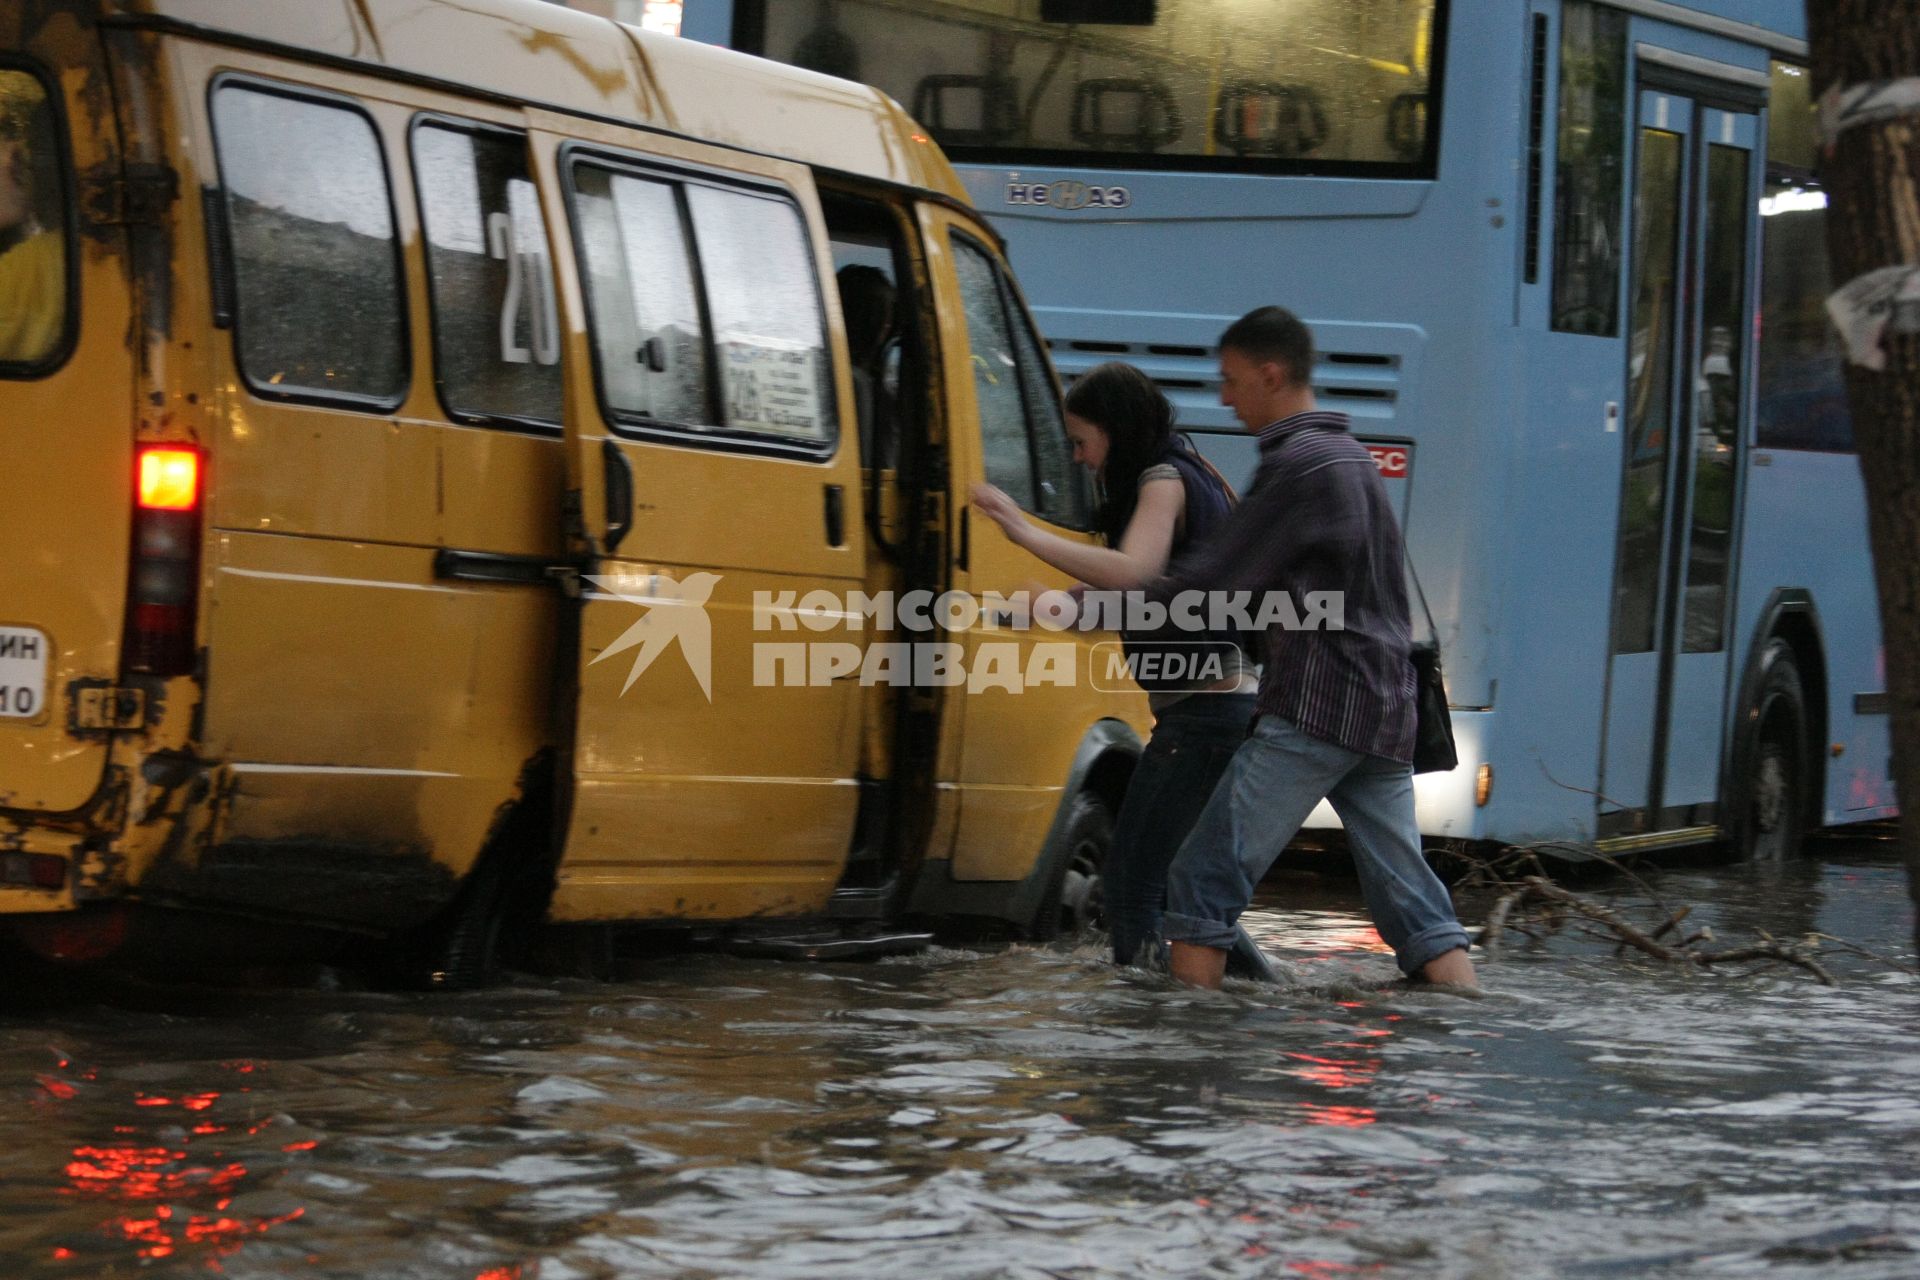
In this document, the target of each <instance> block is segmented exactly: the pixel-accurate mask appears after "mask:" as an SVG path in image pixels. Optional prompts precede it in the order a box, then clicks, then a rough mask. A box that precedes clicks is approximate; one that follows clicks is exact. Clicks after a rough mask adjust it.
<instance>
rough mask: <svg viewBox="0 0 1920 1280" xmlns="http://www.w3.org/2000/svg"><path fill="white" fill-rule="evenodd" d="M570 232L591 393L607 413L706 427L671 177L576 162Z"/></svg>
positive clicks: (703, 359) (688, 264) (694, 303)
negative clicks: (595, 359)
mask: <svg viewBox="0 0 1920 1280" xmlns="http://www.w3.org/2000/svg"><path fill="white" fill-rule="evenodd" d="M573 181H574V219H575V221H576V222H577V224H578V225H577V227H576V228H575V234H576V237H577V239H578V240H579V243H580V253H581V258H582V262H583V265H584V266H585V275H586V277H587V291H588V298H589V306H590V307H591V308H592V311H593V331H594V345H595V349H596V351H597V352H598V354H599V366H600V385H601V394H602V395H603V396H605V397H606V401H607V407H608V408H609V409H610V410H612V412H613V413H614V415H615V416H616V417H621V418H626V419H640V420H646V421H652V422H663V423H670V424H674V425H678V426H700V425H711V424H712V423H713V421H714V419H713V415H712V414H711V413H709V411H708V408H707V406H708V404H709V403H710V398H709V394H708V387H707V356H706V346H705V337H704V328H703V326H702V324H701V321H700V299H699V295H698V294H697V293H696V292H695V287H694V279H693V254H692V248H691V246H690V245H689V244H688V242H687V232H686V221H685V219H684V218H682V216H681V213H680V200H679V196H678V194H677V192H676V190H675V188H674V186H673V184H671V183H667V182H659V181H655V180H653V179H650V178H640V177H635V176H634V175H632V174H626V173H615V172H613V171H611V170H608V169H603V168H601V167H599V166H598V165H590V164H580V165H577V166H575V168H574V171H573Z"/></svg>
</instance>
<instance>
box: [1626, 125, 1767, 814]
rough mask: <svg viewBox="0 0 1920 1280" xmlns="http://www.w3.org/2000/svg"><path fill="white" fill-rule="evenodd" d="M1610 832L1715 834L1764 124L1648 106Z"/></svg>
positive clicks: (1636, 219)
mask: <svg viewBox="0 0 1920 1280" xmlns="http://www.w3.org/2000/svg"><path fill="white" fill-rule="evenodd" d="M1639 105H1640V119H1639V124H1638V130H1639V132H1638V139H1637V143H1638V145H1637V148H1636V150H1637V162H1636V172H1635V175H1634V199H1633V243H1632V260H1633V281H1632V312H1631V316H1632V323H1631V328H1630V330H1629V336H1628V344H1627V377H1626V400H1627V403H1626V412H1625V420H1626V430H1625V434H1624V437H1623V441H1622V443H1623V446H1624V450H1625V456H1624V459H1623V466H1624V474H1623V483H1622V488H1621V503H1620V518H1619V528H1618V535H1617V540H1616V544H1615V553H1614V554H1615V568H1614V589H1613V624H1612V638H1611V651H1612V657H1611V660H1610V661H1611V668H1610V672H1609V681H1608V708H1607V723H1606V750H1605V774H1604V777H1603V779H1602V782H1601V786H1600V791H1601V794H1602V799H1601V802H1600V807H1601V823H1600V828H1601V834H1602V835H1603V836H1618V835H1629V834H1637V833H1642V832H1662V831H1680V830H1689V829H1695V828H1704V827H1711V826H1714V825H1716V824H1717V823H1718V821H1719V815H1718V814H1717V812H1716V809H1715V803H1716V798H1717V796H1718V794H1719V788H1720V764H1721V755H1722V738H1723V734H1724V732H1725V723H1726V707H1727V698H1728V696H1729V695H1728V683H1729V678H1730V677H1729V669H1728V657H1729V647H1728V643H1727V632H1728V626H1729V618H1730V606H1731V604H1732V584H1733V582H1734V581H1735V564H1734V558H1735V554H1736V548H1737V546H1738V540H1737V538H1736V537H1735V528H1736V524H1737V515H1738V512H1739V509H1740V501H1739V500H1740V485H1739V476H1740V475H1741V470H1742V464H1743V461H1744V457H1743V455H1744V449H1745V444H1744V441H1745V423H1746V420H1747V414H1748V412H1749V408H1748V395H1747V389H1746V388H1747V383H1748V378H1747V377H1746V370H1747V365H1748V361H1749V360H1750V359H1751V355H1750V343H1751V336H1750V335H1751V334H1752V332H1753V326H1752V307H1753V299H1752V297H1751V296H1750V295H1751V288H1750V284H1751V277H1752V269H1751V263H1752V243H1753V228H1752V225H1751V223H1752V220H1753V209H1754V203H1753V190H1754V188H1753V175H1754V164H1755V144H1756V139H1757V138H1758V136H1759V121H1758V117H1757V115H1756V113H1755V111H1754V110H1753V109H1751V108H1749V107H1743V106H1741V105H1740V104H1739V102H1738V100H1737V99H1735V100H1730V101H1720V100H1718V99H1715V98H1707V99H1703V98H1701V97H1698V96H1693V95H1690V94H1683V93H1678V92H1668V91H1665V90H1663V89H1659V88H1647V89H1644V90H1643V91H1642V92H1641V94H1640V103H1639Z"/></svg>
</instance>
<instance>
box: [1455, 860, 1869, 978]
mask: <svg viewBox="0 0 1920 1280" xmlns="http://www.w3.org/2000/svg"><path fill="white" fill-rule="evenodd" d="M1529 907H1532V908H1535V910H1534V911H1533V912H1532V913H1531V914H1530V915H1529V916H1528V918H1530V919H1535V920H1540V921H1543V922H1546V923H1548V924H1549V925H1550V926H1552V925H1557V923H1558V919H1557V918H1556V917H1558V916H1559V913H1560V912H1561V911H1563V910H1564V911H1565V912H1567V913H1569V914H1571V915H1575V916H1578V917H1580V918H1581V919H1584V920H1589V921H1592V922H1593V923H1595V924H1597V925H1600V926H1602V928H1603V929H1605V930H1606V931H1607V934H1608V935H1610V936H1612V937H1613V938H1615V939H1617V940H1618V942H1619V944H1620V946H1622V947H1632V948H1634V949H1635V950H1637V951H1640V952H1643V953H1645V954H1646V955H1649V956H1652V957H1653V958H1654V959H1656V960H1662V961H1665V962H1667V963H1668V964H1691V965H1696V966H1698V967H1700V968H1703V969H1704V968H1711V967H1712V966H1714V965H1721V964H1745V963H1749V962H1751V961H1756V960H1772V961H1777V962H1778V963H1781V964H1787V965H1792V966H1793V967H1795V968H1797V969H1803V970H1805V971H1806V972H1808V973H1810V974H1812V975H1813V976H1814V977H1815V978H1817V979H1818V980H1819V981H1820V982H1821V984H1822V985H1824V986H1829V987H1831V986H1835V985H1838V984H1836V983H1835V981H1834V978H1833V975H1832V974H1831V973H1829V972H1827V970H1826V969H1825V968H1824V967H1823V966H1822V965H1821V964H1820V962H1819V961H1817V960H1815V959H1814V958H1813V956H1812V954H1811V952H1812V950H1813V949H1814V947H1815V946H1817V945H1818V944H1817V942H1814V943H1812V945H1804V946H1803V945H1800V944H1797V943H1787V942H1780V941H1778V940H1776V939H1774V938H1772V937H1770V936H1768V935H1767V934H1765V933H1762V934H1761V935H1760V938H1761V940H1760V941H1759V942H1757V943H1754V944H1752V945H1750V946H1744V947H1730V948H1726V949H1723V950H1719V951H1710V950H1707V949H1705V948H1703V947H1701V946H1700V945H1699V944H1700V943H1703V942H1711V941H1712V940H1713V934H1712V932H1711V931H1710V930H1706V929H1702V930H1700V931H1698V932H1696V933H1693V934H1690V935H1689V936H1687V937H1686V938H1683V939H1681V940H1680V941H1679V942H1677V943H1666V942H1662V941H1661V939H1662V938H1663V937H1665V936H1666V935H1667V934H1669V933H1672V932H1673V931H1674V930H1675V929H1677V928H1678V927H1679V926H1680V923H1681V922H1682V921H1683V920H1685V919H1686V918H1687V916H1688V915H1689V914H1691V912H1692V910H1693V908H1691V907H1682V908H1680V909H1679V910H1677V911H1673V912H1671V913H1669V914H1668V916H1667V919H1666V920H1665V922H1664V923H1662V924H1660V925H1658V926H1657V927H1655V928H1654V929H1653V930H1651V931H1648V930H1645V929H1642V928H1640V927H1639V926H1638V925H1635V924H1634V923H1633V922H1631V921H1629V920H1628V919H1626V918H1625V917H1624V916H1622V915H1621V914H1620V913H1619V912H1617V911H1615V910H1613V909H1612V908H1611V907H1606V906H1602V905H1601V904H1600V903H1598V902H1594V901H1592V900H1590V899H1587V898H1583V897H1581V896H1580V895H1579V894H1577V893H1574V892H1572V891H1570V890H1567V889H1562V888H1561V887H1560V886H1559V885H1557V884H1555V883H1553V882H1552V881H1551V880H1548V879H1547V878H1546V877H1545V876H1527V877H1526V878H1524V879H1523V880H1522V881H1521V882H1520V885H1519V887H1518V888H1515V889H1512V890H1510V891H1509V892H1507V893H1505V894H1503V895H1501V897H1500V900H1499V901H1497V902H1495V903H1494V905H1493V910H1491V911H1490V912H1488V913H1487V923H1486V926H1485V927H1484V928H1482V929H1481V931H1480V938H1479V943H1480V947H1481V949H1482V950H1484V951H1485V952H1486V953H1487V954H1488V955H1489V956H1492V955H1496V954H1498V952H1499V948H1500V938H1501V935H1502V934H1503V933H1504V932H1505V931H1506V930H1507V929H1509V928H1518V927H1519V925H1518V918H1517V917H1516V916H1515V914H1514V913H1515V912H1516V911H1521V910H1523V909H1524V908H1529ZM1820 936H1822V935H1817V934H1816V935H1814V937H1815V938H1816V939H1817V938H1819V937H1820ZM1902 967H1904V966H1902Z"/></svg>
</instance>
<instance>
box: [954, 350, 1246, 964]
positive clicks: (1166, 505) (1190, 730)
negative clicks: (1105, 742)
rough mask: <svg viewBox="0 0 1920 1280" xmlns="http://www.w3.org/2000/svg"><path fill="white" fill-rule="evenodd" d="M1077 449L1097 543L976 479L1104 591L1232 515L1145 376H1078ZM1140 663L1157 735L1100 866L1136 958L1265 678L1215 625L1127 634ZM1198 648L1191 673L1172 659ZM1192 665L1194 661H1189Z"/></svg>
mask: <svg viewBox="0 0 1920 1280" xmlns="http://www.w3.org/2000/svg"><path fill="white" fill-rule="evenodd" d="M1066 428H1067V436H1068V438H1069V439H1070V440H1071V441H1072V444H1073V458H1074V461H1076V462H1078V463H1079V464H1080V465H1081V466H1083V467H1085V468H1087V470H1089V471H1091V472H1092V473H1093V477H1094V482H1095V484H1096V486H1097V487H1098V488H1099V490H1100V492H1101V493H1102V495H1103V500H1102V502H1101V505H1100V507H1099V509H1098V512H1097V514H1096V527H1097V528H1098V530H1099V531H1100V533H1101V535H1102V538H1103V540H1104V541H1105V543H1106V545H1105V546H1101V547H1096V546H1088V545H1087V544H1085V543H1081V542H1074V541H1071V540H1069V539H1067V538H1063V537H1061V536H1059V535H1058V534H1054V533H1049V532H1048V531H1046V530H1044V529H1041V528H1039V527H1037V526H1036V525H1034V524H1033V523H1032V522H1031V521H1029V520H1028V519H1027V517H1026V514H1025V513H1024V512H1022V511H1021V510H1020V507H1019V505H1018V504H1016V503H1015V502H1014V501H1013V499H1012V498H1010V497H1008V496H1007V494H1006V493H1005V492H1003V491H1002V490H1000V489H997V488H995V487H993V486H992V485H986V484H983V485H977V486H975V487H974V490H973V493H972V498H973V505H974V508H975V509H976V510H977V511H979V512H980V514H982V515H983V516H986V517H987V518H988V519H990V520H992V521H993V522H994V523H995V524H997V525H999V526H1000V528H1001V529H1003V530H1005V532H1006V535H1007V537H1008V538H1010V539H1011V540H1012V541H1013V542H1014V543H1015V544H1016V545H1018V546H1021V547H1024V548H1025V549H1026V550H1028V551H1030V552H1032V553H1033V554H1034V555H1036V556H1038V557H1039V558H1040V559H1041V560H1044V561H1046V562H1047V563H1048V564H1050V565H1052V566H1053V567H1054V568H1056V569H1059V570H1061V571H1062V572H1065V573H1070V574H1072V575H1073V576H1074V577H1076V578H1078V579H1080V580H1081V581H1082V582H1084V583H1086V584H1087V585H1088V586H1091V587H1094V588H1098V589H1100V590H1108V591H1112V590H1126V589H1129V588H1132V587H1137V586H1140V585H1141V584H1142V583H1145V582H1149V581H1151V580H1153V579H1154V578H1157V577H1159V576H1160V575H1161V574H1162V573H1164V572H1166V570H1167V568H1168V566H1169V564H1170V563H1172V562H1173V561H1175V560H1177V559H1178V558H1180V557H1181V556H1183V555H1185V554H1187V553H1188V552H1190V551H1192V550H1195V549H1197V548H1198V547H1200V546H1201V545H1202V544H1203V543H1204V542H1205V541H1206V539H1207V538H1208V536H1209V535H1210V534H1211V533H1212V532H1213V530H1214V529H1215V528H1216V527H1217V526H1218V525H1221V524H1223V523H1225V521H1226V518H1227V514H1228V512H1229V510H1230V509H1231V507H1232V505H1233V491H1232V489H1231V488H1230V487H1229V486H1228V485H1227V483H1226V481H1225V480H1223V479H1221V478H1220V475H1219V473H1218V472H1216V471H1215V470H1214V469H1213V468H1212V467H1211V466H1210V465H1208V464H1207V462H1206V461H1205V460H1204V459H1202V458H1201V457H1200V455H1199V452H1198V451H1197V450H1196V449H1195V448H1194V447H1193V444H1192V442H1191V441H1189V440H1188V439H1187V437H1186V436H1185V435H1184V434H1182V433H1180V432H1177V431H1175V430H1174V429H1173V406H1172V405H1171V404H1169V403H1168V402H1167V398H1166V396H1165V395H1163V394H1162V393H1161V391H1160V388H1159V387H1157V386H1155V385H1154V383H1153V380H1152V379H1151V378H1149V377H1147V375H1146V374H1144V373H1142V372H1140V370H1138V369H1136V368H1134V367H1133V366H1132V365H1129V364H1121V363H1118V362H1115V363H1112V364H1103V365H1100V366H1099V367H1098V368H1095V369H1093V370H1090V371H1089V372H1088V373H1086V374H1085V375H1083V376H1082V377H1081V378H1080V379H1079V380H1078V381H1077V382H1075V383H1074V384H1073V388H1072V390H1070V391H1069V392H1068V393H1067V400H1066ZM1126 639H1127V654H1128V658H1129V661H1130V665H1131V666H1132V668H1133V670H1134V671H1135V673H1136V676H1137V677H1138V678H1139V679H1140V681H1141V683H1142V685H1143V686H1144V687H1145V688H1146V689H1147V694H1148V701H1149V703H1150V704H1151V706H1152V709H1153V717H1154V719H1153V733H1152V736H1151V737H1150V738H1149V739H1148V741H1147V746H1146V750H1145V751H1144V752H1142V754H1141V757H1140V763H1139V765H1138V766H1137V767H1136V769H1135V770H1134V774H1133V779H1132V781H1131V782H1130V783H1129V784H1128V786H1127V794H1126V798H1125V800H1124V801H1123V802H1122V803H1121V806H1120V812H1119V814H1118V816H1117V817H1116V819H1115V821H1114V837H1113V846H1112V848H1111V849H1110V850H1109V851H1108V853H1107V861H1106V866H1105V867H1104V868H1103V871H1102V880H1103V882H1104V883H1103V885H1102V891H1103V894H1104V897H1105V911H1106V917H1107V927H1108V930H1109V932H1110V934H1111V936H1112V941H1113V958H1114V960H1115V962H1116V963H1119V964H1130V963H1132V962H1133V961H1134V960H1135V959H1136V957H1138V958H1140V959H1148V958H1149V957H1147V956H1145V955H1143V954H1142V947H1143V944H1146V945H1152V946H1155V947H1157V943H1154V942H1150V940H1151V939H1154V938H1156V937H1157V935H1158V933H1159V929H1160V913H1161V908H1162V898H1163V897H1164V895H1165V891H1166V882H1167V867H1168V865H1169V864H1170V863H1171V862H1172V861H1173V855H1174V854H1175V853H1176V852H1177V851H1178V850H1179V848H1180V843H1181V841H1182V840H1184V839H1185V838H1186V835H1187V832H1188V830H1189V829H1190V828H1191V827H1192V826H1193V823H1194V820H1195V819H1196V818H1198V817H1199V816H1200V810H1201V808H1202V806H1204V805H1205V804H1206V801H1207V797H1208V796H1210V795H1212V794H1213V788H1214V784H1215V783H1217V782H1218V781H1219V780H1220V776H1221V774H1222V773H1224V772H1225V771H1226V767H1227V762H1228V761H1229V760H1231V759H1232V758H1233V753H1234V751H1235V750H1236V749H1237V748H1238V747H1239V745H1240V742H1241V739H1242V738H1244V737H1245V736H1246V730H1247V724H1248V722H1249V721H1251V720H1252V718H1253V711H1254V703H1253V698H1254V690H1255V689H1256V688H1257V687H1258V680H1257V679H1256V678H1255V675H1254V672H1253V670H1252V664H1251V663H1250V662H1249V660H1248V659H1247V658H1246V657H1245V655H1244V654H1243V653H1242V652H1241V650H1240V648H1239V646H1238V645H1237V644H1236V643H1234V642H1233V641H1232V640H1231V639H1229V638H1223V637H1219V636H1214V635H1210V634H1207V633H1198V634H1179V635H1173V634H1171V633H1170V634H1169V636H1164V637H1158V638H1155V637H1145V636H1132V635H1129V636H1127V637H1126ZM1176 657H1177V658H1185V659H1194V660H1196V661H1194V663H1193V664H1192V665H1193V668H1194V669H1193V671H1192V673H1191V674H1189V673H1188V672H1186V671H1184V670H1183V671H1182V672H1181V673H1180V674H1179V675H1168V676H1164V677H1162V678H1159V679H1154V678H1152V677H1150V676H1149V675H1148V674H1147V673H1148V672H1149V670H1150V669H1152V670H1158V671H1167V670H1169V669H1170V668H1169V667H1168V665H1167V662H1166V660H1168V659H1173V658H1176ZM1183 665H1184V664H1183Z"/></svg>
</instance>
